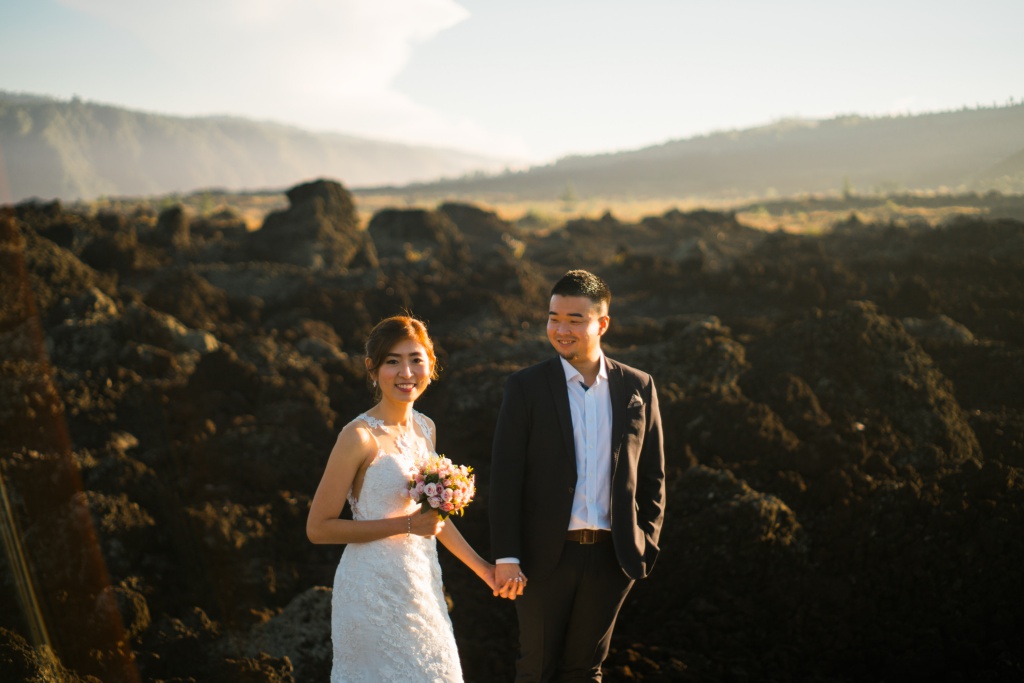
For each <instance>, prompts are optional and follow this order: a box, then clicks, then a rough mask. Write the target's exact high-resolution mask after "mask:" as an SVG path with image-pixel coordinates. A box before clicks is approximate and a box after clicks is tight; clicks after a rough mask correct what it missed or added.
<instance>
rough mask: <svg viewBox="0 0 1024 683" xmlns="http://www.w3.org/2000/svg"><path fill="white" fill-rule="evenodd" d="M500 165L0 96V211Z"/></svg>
mask: <svg viewBox="0 0 1024 683" xmlns="http://www.w3.org/2000/svg"><path fill="white" fill-rule="evenodd" d="M508 163H510V161H509V160H507V159H499V158H496V157H486V156H483V155H480V154H474V153H470V152H464V151H460V150H454V149H447V148H441V147H427V146H416V145H406V144H400V143H394V142H386V141H381V140H369V139H366V138H359V137H354V136H349V135H341V134H337V133H318V132H312V131H307V130H302V129H300V128H296V127H293V126H286V125H282V124H278V123H272V122H266V121H255V120H250V119H243V118H234V117H197V118H186V117H180V116H165V115H160V114H151V113H146V112H140V111H133V110H129V109H123V108H120V107H116V106H109V105H104V104H97V103H92V102H85V101H82V100H79V99H77V98H76V99H72V100H70V101H62V100H57V99H53V98H49V97H39V96H35V95H25V94H13V93H6V92H3V91H0V202H4V201H19V200H22V199H26V198H30V197H40V198H43V199H50V198H57V199H62V200H75V199H94V198H96V197H100V196H140V195H160V194H168V193H175V192H191V191H194V190H199V189H206V188H222V189H227V190H257V189H265V188H272V189H277V188H285V187H289V186H291V185H293V184H294V183H295V181H296V180H300V179H308V178H312V177H316V176H331V177H336V178H340V179H343V180H344V182H345V183H346V184H348V185H375V184H383V183H407V182H411V181H415V180H433V179H436V178H439V177H443V176H459V175H462V174H464V173H467V172H472V171H487V170H500V169H502V168H504V167H505V166H506V165H507V164H508ZM5 167H6V183H5V181H4V170H5ZM5 185H6V187H5Z"/></svg>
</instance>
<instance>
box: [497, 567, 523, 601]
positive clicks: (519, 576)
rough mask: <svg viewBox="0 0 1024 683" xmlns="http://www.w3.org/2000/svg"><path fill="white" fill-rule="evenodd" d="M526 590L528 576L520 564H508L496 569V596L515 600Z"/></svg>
mask: <svg viewBox="0 0 1024 683" xmlns="http://www.w3.org/2000/svg"><path fill="white" fill-rule="evenodd" d="M525 588H526V575H525V574H523V572H522V570H521V569H520V568H519V565H518V564H514V563H511V562H506V563H502V564H498V565H496V566H495V567H494V595H495V596H500V597H502V598H508V599H509V600H515V599H516V598H517V597H519V596H520V595H522V594H523V590H524V589H525Z"/></svg>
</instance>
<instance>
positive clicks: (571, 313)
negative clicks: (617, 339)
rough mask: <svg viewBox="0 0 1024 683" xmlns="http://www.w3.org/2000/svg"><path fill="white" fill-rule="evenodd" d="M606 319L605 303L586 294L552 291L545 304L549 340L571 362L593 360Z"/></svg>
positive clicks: (597, 351) (606, 328)
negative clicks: (594, 300)
mask: <svg viewBox="0 0 1024 683" xmlns="http://www.w3.org/2000/svg"><path fill="white" fill-rule="evenodd" d="M608 322H609V318H608V311H606V310H605V306H604V304H600V303H599V304H595V303H594V302H592V301H591V300H590V299H588V298H587V297H585V296H561V295H559V294H555V295H554V296H552V297H551V304H550V306H549V307H548V341H550V342H551V345H552V346H553V347H555V351H557V352H558V354H559V355H560V356H562V358H564V359H566V360H567V361H569V362H570V363H572V362H574V361H577V360H596V359H597V357H598V356H599V355H600V351H601V336H602V335H603V334H604V333H605V332H607V331H608Z"/></svg>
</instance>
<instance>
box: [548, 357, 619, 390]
mask: <svg viewBox="0 0 1024 683" xmlns="http://www.w3.org/2000/svg"><path fill="white" fill-rule="evenodd" d="M558 360H560V361H562V370H563V371H564V372H565V383H566V384H568V383H569V382H581V381H583V375H582V374H580V371H579V370H577V369H576V368H574V367H573V366H572V363H570V362H569V361H567V360H566V359H564V358H562V357H561V356H559V357H558ZM599 362H600V367H598V369H597V376H598V377H599V378H600V379H602V380H604V381H605V382H607V381H608V366H607V365H606V364H605V362H604V353H603V352H602V353H601V359H600V361H599Z"/></svg>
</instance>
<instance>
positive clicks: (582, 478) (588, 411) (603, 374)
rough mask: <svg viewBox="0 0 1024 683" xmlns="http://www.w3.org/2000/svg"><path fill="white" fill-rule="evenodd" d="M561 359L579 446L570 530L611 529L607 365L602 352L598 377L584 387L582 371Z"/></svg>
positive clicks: (573, 429)
mask: <svg viewBox="0 0 1024 683" xmlns="http://www.w3.org/2000/svg"><path fill="white" fill-rule="evenodd" d="M560 360H561V361H562V369H563V370H565V382H566V386H567V387H568V389H569V410H570V411H571V412H572V436H573V441H574V442H575V445H576V491H575V493H574V494H573V499H572V514H571V515H570V517H569V530H573V529H611V528H612V523H611V511H610V507H611V500H612V495H611V478H612V399H611V394H610V393H609V391H608V366H607V365H606V364H605V360H604V354H601V365H600V368H599V369H598V372H597V379H596V380H595V381H594V383H593V384H592V385H591V386H590V387H586V388H585V386H584V384H583V375H581V374H580V372H579V370H577V369H576V368H574V367H573V366H572V365H571V364H570V363H569V361H567V360H565V359H564V358H562V359H560Z"/></svg>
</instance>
